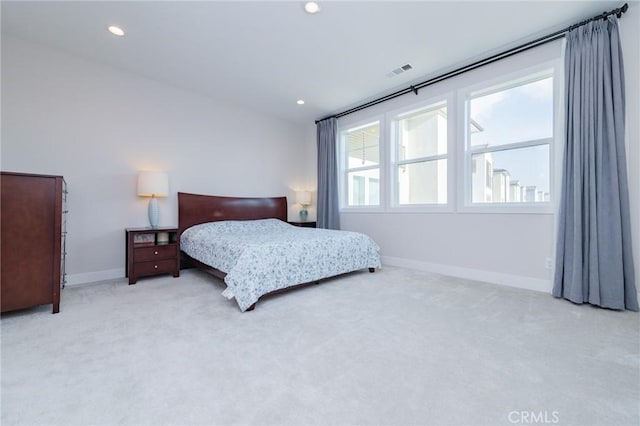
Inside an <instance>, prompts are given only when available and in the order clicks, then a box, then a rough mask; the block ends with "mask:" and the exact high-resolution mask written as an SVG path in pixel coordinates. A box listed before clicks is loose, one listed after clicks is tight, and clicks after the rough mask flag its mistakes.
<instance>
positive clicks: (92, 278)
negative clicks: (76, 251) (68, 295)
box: [66, 268, 124, 286]
mask: <svg viewBox="0 0 640 426" xmlns="http://www.w3.org/2000/svg"><path fill="white" fill-rule="evenodd" d="M118 278H124V268H117V269H108V270H106V271H96V272H85V273H82V274H67V283H66V285H67V286H74V285H82V284H88V283H93V282H96V281H105V280H114V279H118Z"/></svg>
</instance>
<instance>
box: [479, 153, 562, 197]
mask: <svg viewBox="0 0 640 426" xmlns="http://www.w3.org/2000/svg"><path fill="white" fill-rule="evenodd" d="M471 162H472V170H473V171H472V173H471V194H472V196H471V201H472V202H474V203H520V202H527V203H534V202H536V203H537V202H544V201H549V145H539V146H534V147H528V148H518V149H510V150H505V151H497V152H488V153H484V154H476V155H473V156H472V157H471ZM474 167H475V168H474Z"/></svg>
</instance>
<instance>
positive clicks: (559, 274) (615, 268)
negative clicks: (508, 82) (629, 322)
mask: <svg viewBox="0 0 640 426" xmlns="http://www.w3.org/2000/svg"><path fill="white" fill-rule="evenodd" d="M566 43H567V44H566V56H565V101H566V105H565V108H566V109H565V126H566V128H565V137H566V140H565V143H566V145H565V147H564V148H565V149H564V164H563V171H562V194H561V199H560V211H559V221H558V240H557V246H556V272H555V277H554V287H553V295H554V296H556V297H564V298H565V299H568V300H570V301H572V302H575V303H590V304H593V305H597V306H602V307H605V308H611V309H631V310H634V311H637V310H638V297H637V293H636V287H635V276H634V270H633V257H632V253H631V224H630V217H629V215H630V212H629V193H628V192H629V191H628V185H627V170H626V159H625V145H624V143H625V141H624V113H625V91H624V70H623V64H622V50H621V47H620V39H619V36H618V20H617V18H615V17H613V16H612V17H609V18H608V19H607V20H597V21H593V22H590V23H588V24H586V25H583V26H581V27H578V28H576V29H574V30H572V31H570V32H569V33H568V34H567V37H566Z"/></svg>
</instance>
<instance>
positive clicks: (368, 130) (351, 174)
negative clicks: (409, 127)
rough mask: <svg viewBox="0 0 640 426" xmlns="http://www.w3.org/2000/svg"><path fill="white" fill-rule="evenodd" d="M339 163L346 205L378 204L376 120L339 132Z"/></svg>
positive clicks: (378, 169) (378, 177)
mask: <svg viewBox="0 0 640 426" xmlns="http://www.w3.org/2000/svg"><path fill="white" fill-rule="evenodd" d="M340 141H341V153H342V155H341V163H342V169H343V170H344V171H345V173H344V174H343V176H345V180H346V182H343V185H344V190H343V195H342V197H343V198H342V199H343V200H345V201H346V205H347V206H379V205H380V122H379V121H376V122H373V123H368V124H365V125H363V126H358V127H353V128H350V129H347V130H345V131H343V132H341V134H340Z"/></svg>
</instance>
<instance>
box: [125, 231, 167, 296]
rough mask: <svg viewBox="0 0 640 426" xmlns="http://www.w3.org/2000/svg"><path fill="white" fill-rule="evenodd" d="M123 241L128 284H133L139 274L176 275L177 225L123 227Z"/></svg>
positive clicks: (146, 275) (144, 275) (140, 275)
mask: <svg viewBox="0 0 640 426" xmlns="http://www.w3.org/2000/svg"><path fill="white" fill-rule="evenodd" d="M125 242H126V250H125V252H126V259H125V265H126V271H127V273H126V275H127V277H129V284H135V283H136V282H137V281H138V278H140V277H149V276H154V275H161V274H172V275H173V276H174V277H179V276H180V242H179V240H178V228H172V227H159V228H126V229H125Z"/></svg>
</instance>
